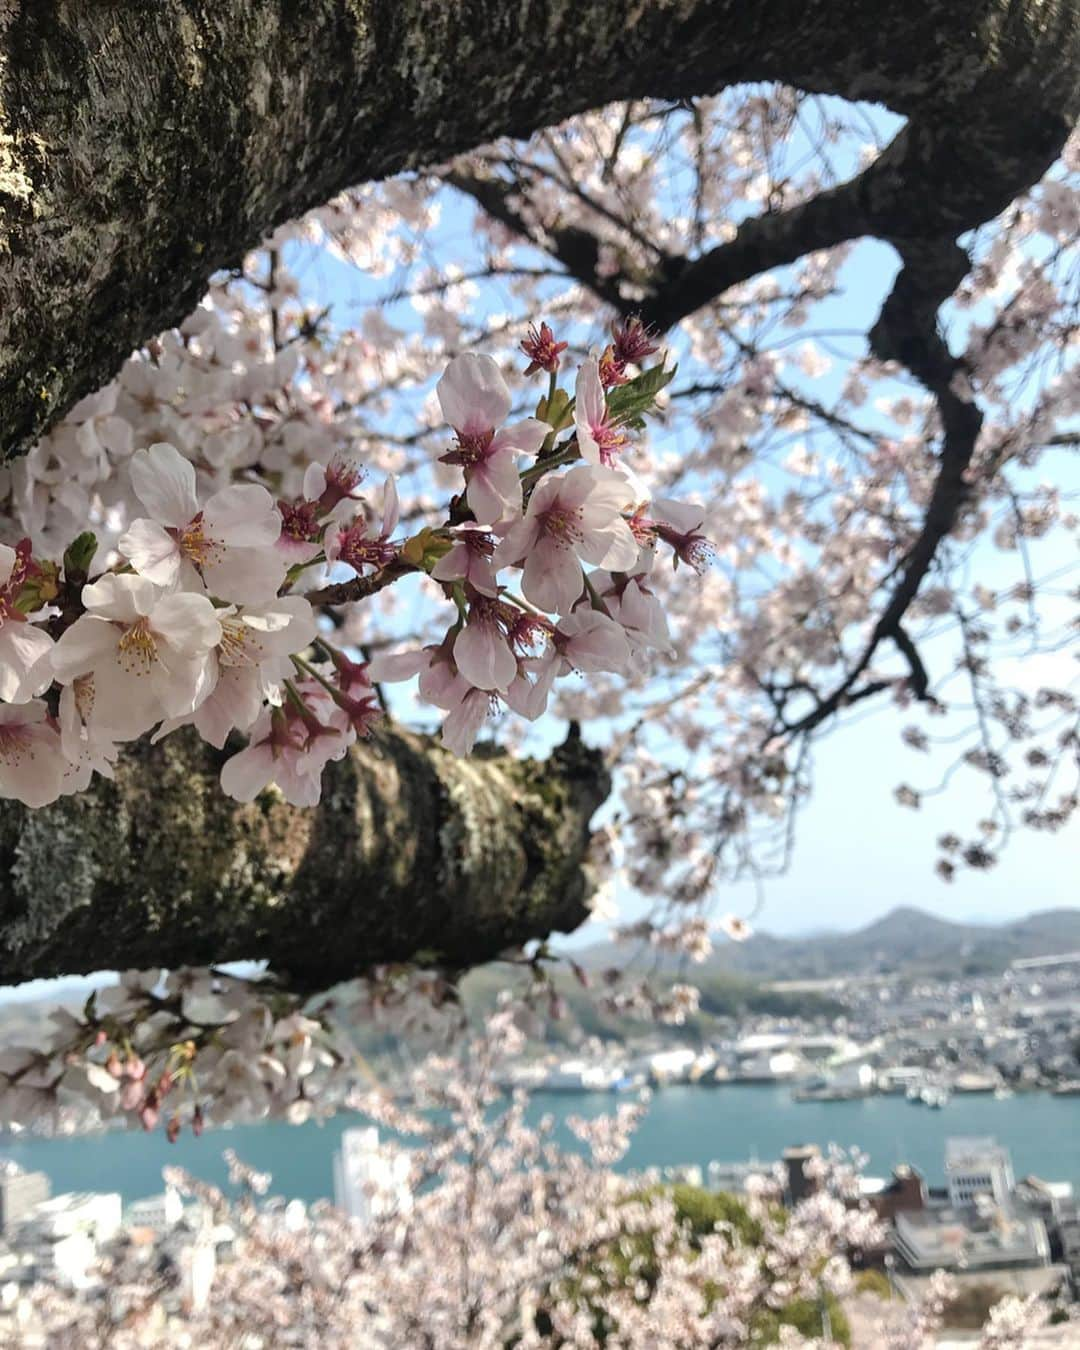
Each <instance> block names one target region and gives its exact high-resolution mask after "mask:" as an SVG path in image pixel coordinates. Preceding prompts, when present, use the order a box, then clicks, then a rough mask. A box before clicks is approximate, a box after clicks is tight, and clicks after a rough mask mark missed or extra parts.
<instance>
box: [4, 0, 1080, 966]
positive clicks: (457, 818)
mask: <svg viewBox="0 0 1080 1350" xmlns="http://www.w3.org/2000/svg"><path fill="white" fill-rule="evenodd" d="M1078 72H1080V18H1078V12H1077V6H1076V4H1075V3H1073V0H911V3H906V4H900V5H893V6H882V5H881V4H880V3H878V0H758V3H755V4H747V3H745V0H633V2H632V3H630V4H627V3H626V0H515V2H514V3H507V0H454V3H447V2H446V0H304V3H299V2H298V0H212V3H211V2H210V0H155V2H154V3H145V4H137V3H131V2H130V0H81V2H80V0H0V461H2V460H3V459H4V458H5V457H9V456H12V455H16V454H19V453H21V452H23V451H25V450H26V449H27V448H28V446H29V445H31V444H32V443H33V441H34V439H35V438H36V437H37V436H38V435H40V434H41V432H42V431H43V430H45V429H47V428H48V426H49V425H51V424H52V422H54V421H55V420H56V419H57V418H58V417H59V416H61V415H62V414H63V413H64V412H65V411H66V410H67V409H68V408H69V407H70V406H71V405H72V403H73V402H74V401H75V400H76V399H77V398H78V397H79V396H81V395H82V394H84V393H86V392H89V391H90V390H92V389H94V388H96V387H98V386H100V385H101V384H102V383H103V382H104V381H105V380H106V379H108V378H109V377H110V376H111V375H112V374H113V373H114V372H115V370H116V369H117V367H118V366H119V364H120V362H121V361H122V360H123V358H124V357H125V356H126V355H127V354H128V352H129V351H130V350H131V349H132V347H134V346H135V345H137V344H138V343H139V342H141V341H143V340H145V339H147V338H149V337H150V336H152V335H153V334H154V333H156V332H158V331H160V330H161V329H163V328H165V327H168V326H169V325H170V324H173V323H176V322H178V321H179V320H180V319H181V318H182V317H183V316H184V315H185V314H186V313H187V312H188V311H190V309H191V308H192V307H193V305H194V304H195V303H196V301H197V300H198V298H199V296H200V294H201V293H202V291H203V290H204V288H205V285H206V282H207V279H208V277H209V276H210V275H211V273H212V272H213V271H215V270H217V269H219V268H221V267H224V266H228V265H231V264H234V263H235V262H236V261H237V260H238V259H239V258H240V257H241V255H242V254H243V252H244V251H245V250H246V249H247V248H249V247H250V246H252V245H253V244H255V243H256V242H257V241H258V239H259V238H260V237H261V236H263V235H264V234H265V233H266V232H268V231H269V230H270V229H271V228H272V227H273V226H274V225H275V224H277V223H278V222H280V221H282V220H285V219H287V218H290V217H292V216H295V215H297V214H298V213H300V212H302V211H303V210H305V209H307V208H309V207H311V206H314V205H316V204H318V203H320V202H322V201H325V200H326V199H327V198H328V197H329V196H331V195H332V194H333V193H334V192H335V191H337V190H338V189H341V188H343V187H346V186H348V185H349V184H352V183H355V182H358V181H361V180H366V179H372V178H378V177H382V176H385V175H387V174H390V173H393V172H396V171H398V170H401V169H406V168H410V167H418V166H420V165H423V164H426V163H431V162H434V161H437V160H440V159H444V158H446V157H447V156H449V155H451V154H454V153H456V152H458V151H461V150H464V149H468V148H469V147H471V146H474V145H476V144H478V143H480V142H482V141H485V140H489V139H492V138H494V137H497V136H499V135H503V134H512V135H524V134H527V133H529V132H531V131H532V130H534V129H535V128H537V127H539V126H543V125H546V124H550V123H552V122H554V121H557V120H560V119H562V118H565V117H567V116H570V115H572V114H573V113H576V112H579V111H582V110H584V109H586V108H589V107H593V106H596V105H597V104H600V103H603V102H607V101H610V100H614V99H622V98H638V97H647V96H656V97H667V98H684V97H690V96H693V95H697V94H704V93H711V92H716V91H718V90H720V89H721V88H723V87H725V86H726V85H730V84H733V83H737V82H740V81H746V80H773V79H775V80H781V81H784V82H786V83H789V84H793V85H796V86H799V87H801V88H803V89H807V90H811V91H815V92H822V93H833V94H839V95H842V96H845V97H849V98H861V99H874V100H878V101H880V102H882V103H884V104H886V105H887V106H889V107H890V108H892V109H894V110H895V111H897V112H899V113H901V114H904V115H905V116H906V117H907V119H908V122H907V125H906V127H905V129H904V131H903V132H902V133H901V135H900V136H899V137H898V138H897V140H896V141H895V142H894V144H893V146H891V147H890V149H889V150H888V151H887V152H886V154H885V155H884V156H883V157H882V159H881V160H879V162H878V164H876V165H875V166H873V168H872V169H871V170H869V171H868V172H867V173H865V174H862V175H859V176H858V177H857V178H856V179H854V180H853V181H852V183H851V184H849V185H847V186H845V187H841V188H838V189H836V190H834V191H832V192H830V193H827V194H823V196H822V198H821V199H820V200H819V201H818V202H817V203H813V202H812V203H809V204H808V205H807V206H805V207H801V208H798V209H797V210H796V211H795V212H792V213H788V214H785V215H782V216H777V217H764V218H763V219H762V220H761V221H760V222H749V223H748V224H747V225H746V226H744V227H743V228H742V229H740V231H739V234H738V237H737V238H736V240H735V241H734V242H733V244H732V245H730V246H725V247H724V248H722V249H718V250H716V251H715V252H714V253H713V254H710V255H708V256H706V257H705V258H703V259H700V260H697V261H695V262H689V263H688V262H687V261H686V260H682V259H674V260H672V261H671V265H670V267H669V268H668V269H667V270H666V271H664V272H662V273H661V274H658V276H657V277H656V278H654V279H652V283H651V285H650V287H649V289H648V294H647V301H646V304H645V310H646V313H647V315H648V316H649V317H650V318H652V319H653V320H654V321H655V322H657V323H660V324H663V325H668V324H671V323H674V322H677V321H678V319H679V318H680V317H681V316H682V315H684V314H686V313H688V312H689V311H690V310H691V309H693V308H695V307H697V305H699V304H700V303H702V302H703V299H707V298H708V297H709V296H710V295H715V294H717V293H719V292H720V291H721V290H723V289H724V287H725V286H729V285H732V284H734V283H736V282H738V281H740V280H743V279H745V278H747V277H749V276H752V275H754V274H756V273H757V272H759V271H761V270H763V269H765V268H768V267H770V266H773V265H775V264H776V263H779V262H784V261H789V260H791V259H792V258H797V257H799V256H801V255H802V254H803V253H805V252H807V251H809V250H811V249H816V248H820V247H825V246H828V245H829V244H833V243H838V242H841V241H843V240H845V239H850V238H854V237H857V236H859V235H862V234H874V235H877V236H878V237H880V238H884V239H888V240H889V241H890V242H892V243H893V244H894V245H895V246H896V247H897V249H898V250H899V251H900V253H901V255H902V258H903V262H904V267H903V270H902V272H901V275H900V278H899V279H898V282H897V286H896V288H895V289H894V292H893V294H892V296H890V299H889V301H888V302H887V304H886V309H885V311H883V315H882V321H881V324H880V325H879V328H878V329H877V330H876V332H875V335H874V343H875V347H876V349H877V350H879V352H881V354H886V355H893V356H896V357H897V358H898V359H900V360H904V361H906V362H907V363H908V364H909V365H911V366H912V368H913V369H914V368H915V367H916V366H917V365H919V364H920V363H921V364H922V366H923V372H922V375H921V376H920V377H921V378H924V379H925V381H926V382H927V383H928V384H930V386H931V387H934V388H935V389H936V388H937V387H938V386H939V385H940V386H942V387H944V385H945V383H947V377H948V375H949V373H950V372H949V371H948V370H947V369H946V367H945V365H943V362H942V357H941V353H940V352H939V351H937V349H936V348H935V346H934V343H933V340H932V327H933V320H934V314H935V312H936V309H937V306H938V305H939V303H940V301H941V300H942V299H943V298H944V296H945V295H946V294H947V293H948V291H949V290H951V288H952V287H953V286H955V284H956V282H957V280H958V279H959V275H961V274H962V271H963V266H964V259H963V255H962V254H961V253H960V251H959V250H958V249H957V248H956V245H955V239H956V236H957V234H958V233H960V232H962V231H963V230H965V229H967V228H970V227H971V226H973V225H975V224H978V223H979V222H981V221H983V220H986V219H989V218H990V217H992V216H993V215H994V214H996V213H997V212H998V211H999V210H1001V209H1002V208H1003V207H1004V206H1005V205H1006V204H1007V203H1008V201H1009V200H1010V199H1011V198H1012V197H1013V196H1015V195H1016V194H1017V193H1018V192H1020V191H1022V190H1023V189H1024V188H1025V187H1027V186H1028V185H1030V184H1031V183H1032V182H1034V181H1035V180H1036V179H1037V178H1038V177H1039V176H1040V175H1041V174H1042V173H1043V172H1044V171H1045V169H1046V168H1047V166H1048V165H1049V164H1050V163H1051V162H1052V160H1053V158H1054V157H1055V155H1056V154H1057V152H1058V151H1059V149H1060V147H1061V145H1062V143H1063V141H1064V139H1065V137H1066V135H1067V133H1068V131H1069V129H1070V127H1071V125H1072V123H1073V121H1074V119H1075V117H1076V116H1077V113H1078V111H1080V101H1078V99H1080V95H1078V88H1080V85H1078ZM485 204H486V205H488V206H489V209H494V208H495V207H497V206H498V202H497V201H495V202H494V207H493V206H492V204H491V203H485ZM496 214H498V211H497V210H496ZM565 244H566V247H567V248H568V249H571V250H575V249H576V254H575V257H576V258H577V263H578V266H580V267H587V265H588V258H587V256H586V255H587V250H588V247H589V245H588V241H587V240H582V239H573V238H567V240H566V241H565ZM583 248H584V250H585V252H584V253H583V252H582V249H583ZM592 282H593V283H596V282H597V278H596V277H595V274H594V275H593V277H592ZM611 298H612V299H613V302H615V303H617V302H618V296H613V297H611ZM917 373H918V372H917ZM961 431H962V432H963V436H962V437H961V438H960V439H962V440H963V442H964V444H966V442H967V440H969V439H971V437H970V434H969V433H970V428H961ZM954 439H955V438H954ZM946 451H949V447H948V446H947V447H946ZM962 452H963V446H961V447H960V450H959V451H950V452H949V453H948V454H943V459H947V460H948V462H949V463H950V464H952V463H959V462H960V459H961V458H962ZM568 755H569V756H570V758H569V760H568V759H567V758H566V757H567V756H568ZM213 758H214V757H213V755H212V752H210V751H209V750H208V749H207V748H206V747H205V746H201V747H196V746H194V745H192V744H190V743H188V742H184V741H179V740H176V741H173V742H172V743H171V744H167V745H166V746H165V747H164V748H161V749H158V750H156V751H151V750H149V749H144V748H140V749H139V750H138V751H137V752H135V753H133V754H132V755H131V756H130V757H129V758H128V759H127V760H126V761H125V764H124V767H123V769H122V772H121V775H120V779H119V782H118V784H117V785H116V786H110V785H108V784H102V785H100V786H98V787H97V788H96V789H95V790H94V792H93V793H92V794H91V795H89V796H87V797H84V798H79V799H72V800H68V801H64V802H61V803H59V804H58V805H57V806H55V807H53V808H51V809H49V810H47V811H45V812H41V813H38V814H37V815H34V816H28V815H27V814H26V813H24V812H22V811H20V810H19V809H17V808H13V807H10V806H3V807H0V865H2V866H3V867H4V871H5V873H7V878H6V880H2V881H0V921H2V922H3V923H4V925H5V933H4V936H3V938H2V939H0V980H6V981H13V980H18V979H24V978H28V977H30V976H33V975H42V974H53V973H59V972H61V971H65V972H73V971H80V970H86V969H91V968H93V967H95V966H101V965H103V964H109V965H115V964H120V963H126V964H132V965H151V964H160V963H172V964H179V963H184V962H205V961H208V960H224V959H227V958H229V957H231V956H244V957H255V956H266V957H268V958H269V959H271V961H272V962H274V963H275V964H276V965H277V966H279V967H281V968H284V969H286V970H288V971H289V972H290V973H292V974H293V975H294V977H295V978H296V979H297V981H299V982H301V983H303V984H312V983H324V984H325V983H328V982H329V981H330V980H332V979H335V978H338V977H340V976H341V975H343V974H351V973H355V972H358V971H359V970H362V969H363V968H365V966H366V965H369V964H371V963H372V962H375V961H380V960H386V959H395V958H399V957H400V958H404V957H408V956H410V955H415V954H416V953H417V952H418V951H420V950H422V949H425V948H428V949H432V950H434V951H437V952H438V953H439V954H440V955H441V956H442V957H443V958H444V959H445V960H446V961H447V962H448V963H450V964H455V963H456V964H468V963H471V962H474V961H476V960H481V959H484V958H485V957H486V956H489V955H491V954H493V953H494V952H495V951H497V950H498V949H499V948H501V947H503V946H505V945H506V944H507V943H510V942H514V941H520V940H522V939H524V938H526V937H529V936H539V935H542V934H544V933H546V932H548V931H550V930H551V929H552V928H553V927H560V928H566V927H572V926H573V925H574V924H575V923H576V922H579V921H580V919H581V917H582V916H583V913H584V910H583V906H582V896H583V892H584V880H583V878H582V874H581V871H580V862H581V857H582V853H583V848H584V843H585V837H586V830H587V822H588V817H589V814H590V813H591V811H592V809H593V808H594V807H595V806H596V804H598V802H599V801H600V800H601V799H602V797H603V795H604V792H605V791H606V777H605V775H604V773H603V770H602V769H601V768H600V766H599V765H598V763H597V762H596V761H595V759H589V758H588V757H587V756H582V754H581V752H580V748H578V747H575V748H574V750H573V753H572V754H571V752H570V751H567V752H565V753H564V756H563V758H562V759H557V761H556V763H555V764H554V765H552V766H551V767H550V768H548V769H544V768H542V767H541V768H537V767H535V766H528V765H515V764H514V763H513V761H511V760H509V759H502V758H496V759H491V760H487V761H484V762H481V763H471V764H458V763H456V762H454V761H451V760H449V759H448V757H446V756H444V755H443V753H442V752H441V751H440V750H438V749H437V748H433V747H430V746H429V745H427V744H426V743H424V742H422V741H419V740H417V739H415V738H410V737H408V736H405V735H403V734H400V733H396V732H388V733H385V735H384V738H383V739H382V740H381V742H380V743H379V744H378V745H377V746H371V747H363V748H361V749H360V750H358V751H356V752H355V753H354V754H353V756H352V757H351V758H350V760H349V761H347V762H346V763H345V764H344V765H342V766H338V767H337V768H336V769H335V770H333V771H332V772H333V777H332V779H331V781H330V783H329V794H328V801H327V803H326V805H325V806H323V807H321V808H319V810H318V811H317V812H299V811H293V810H291V809H290V808H287V807H285V806H284V805H283V804H281V803H279V802H275V801H273V800H272V799H271V798H264V799H261V800H260V802H259V803H257V804H256V805H255V806H253V807H250V808H238V807H237V806H236V805H235V804H231V803H228V802H226V801H225V800H224V799H223V798H222V797H221V795H220V793H219V791H218V790H217V788H216V784H215V782H214V769H215V764H214V762H213Z"/></svg>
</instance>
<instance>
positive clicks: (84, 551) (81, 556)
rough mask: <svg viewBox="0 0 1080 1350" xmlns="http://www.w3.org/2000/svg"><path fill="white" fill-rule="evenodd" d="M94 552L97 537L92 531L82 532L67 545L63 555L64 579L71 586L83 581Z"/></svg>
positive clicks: (95, 550)
mask: <svg viewBox="0 0 1080 1350" xmlns="http://www.w3.org/2000/svg"><path fill="white" fill-rule="evenodd" d="M96 552H97V535H96V534H94V532H93V531H92V530H84V531H83V532H82V534H80V535H78V536H77V537H76V538H75V539H74V540H73V541H72V543H71V544H69V545H68V549H67V552H66V553H65V554H64V577H65V579H66V580H67V581H69V582H71V583H72V584H73V585H78V584H79V583H80V582H83V581H85V580H86V578H87V575H88V574H89V571H90V564H91V563H92V562H93V561H94V554H95V553H96Z"/></svg>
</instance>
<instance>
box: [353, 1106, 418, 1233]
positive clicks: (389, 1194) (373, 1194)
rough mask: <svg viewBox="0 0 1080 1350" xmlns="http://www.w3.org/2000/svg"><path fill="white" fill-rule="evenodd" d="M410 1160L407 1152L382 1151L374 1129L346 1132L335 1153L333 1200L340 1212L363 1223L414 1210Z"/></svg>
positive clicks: (377, 1134)
mask: <svg viewBox="0 0 1080 1350" xmlns="http://www.w3.org/2000/svg"><path fill="white" fill-rule="evenodd" d="M408 1178H409V1159H408V1156H407V1155H406V1154H405V1153H395V1154H394V1155H393V1156H388V1155H387V1154H386V1153H384V1152H382V1151H381V1150H380V1148H379V1132H378V1130H377V1129H375V1128H374V1127H370V1128H367V1129H362V1130H346V1131H345V1133H344V1134H343V1135H342V1136H341V1149H340V1151H339V1152H337V1153H335V1154H334V1200H335V1202H336V1203H337V1205H338V1208H339V1209H343V1210H344V1211H345V1213H346V1214H348V1215H350V1216H351V1217H352V1218H354V1219H359V1220H360V1222H361V1223H364V1224H368V1223H371V1222H372V1221H373V1220H374V1219H380V1218H384V1217H385V1216H386V1215H389V1214H394V1213H404V1214H408V1213H410V1212H411V1210H412V1192H411V1191H410V1189H409V1184H408Z"/></svg>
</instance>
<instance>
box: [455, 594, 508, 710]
mask: <svg viewBox="0 0 1080 1350" xmlns="http://www.w3.org/2000/svg"><path fill="white" fill-rule="evenodd" d="M454 662H455V664H456V665H457V668H458V670H459V672H460V673H461V674H462V675H463V676H464V677H465V679H466V680H468V681H469V683H470V684H471V685H474V686H475V687H476V688H477V689H489V690H490V689H505V688H506V687H507V685H508V684H509V683H510V681H511V680H512V679H513V678H514V676H515V675H516V674H517V661H516V660H515V658H514V653H513V652H512V651H511V650H510V644H509V643H508V642H507V640H506V617H505V615H504V613H503V608H502V606H500V605H499V603H498V601H495V600H488V599H486V598H485V597H483V596H478V597H477V598H476V599H475V600H474V601H473V602H472V604H471V605H470V606H469V614H468V618H467V619H466V622H465V626H464V628H463V629H462V630H461V632H460V633H458V635H457V637H456V638H455V639H454Z"/></svg>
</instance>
